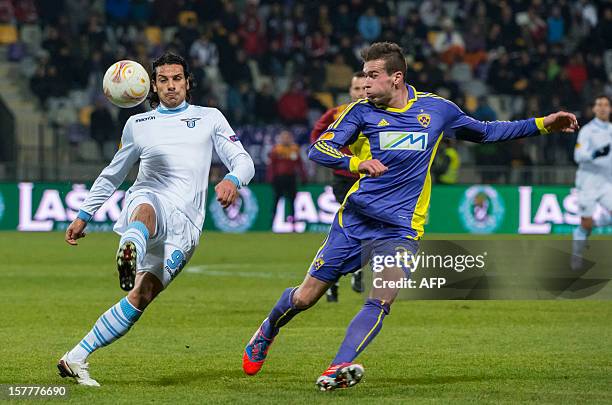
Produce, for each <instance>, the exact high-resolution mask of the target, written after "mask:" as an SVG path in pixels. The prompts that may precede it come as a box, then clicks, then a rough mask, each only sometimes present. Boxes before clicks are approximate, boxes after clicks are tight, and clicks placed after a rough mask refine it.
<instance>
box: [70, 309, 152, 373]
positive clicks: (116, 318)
mask: <svg viewBox="0 0 612 405" xmlns="http://www.w3.org/2000/svg"><path fill="white" fill-rule="evenodd" d="M141 314H142V311H141V310H139V309H138V308H136V307H135V306H133V305H132V304H131V303H130V302H129V301H128V299H127V297H124V298H123V299H122V300H121V301H119V302H118V303H116V304H115V305H113V306H112V307H111V308H110V309H109V310H108V311H106V312H105V313H103V314H102V316H100V318H98V320H97V321H96V323H95V324H94V327H93V328H92V329H91V330H90V331H89V333H88V334H87V335H85V337H84V338H83V339H82V340H81V341H80V342H79V343H78V344H77V345H76V346H74V348H73V349H72V350H70V352H68V358H69V359H70V361H76V362H84V361H86V360H87V357H88V356H89V355H90V354H91V353H93V352H94V351H96V350H97V349H99V348H101V347H104V346H107V345H109V344H111V343H112V342H114V341H115V340H117V339H119V338H120V337H122V336H123V335H125V334H126V333H127V331H128V330H130V328H131V327H132V325H134V323H136V321H137V320H138V318H140V315H141Z"/></svg>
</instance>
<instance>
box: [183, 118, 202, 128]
mask: <svg viewBox="0 0 612 405" xmlns="http://www.w3.org/2000/svg"><path fill="white" fill-rule="evenodd" d="M198 120H200V118H183V119H181V121H185V122H186V123H187V128H195V126H196V121H198Z"/></svg>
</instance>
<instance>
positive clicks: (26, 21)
mask: <svg viewBox="0 0 612 405" xmlns="http://www.w3.org/2000/svg"><path fill="white" fill-rule="evenodd" d="M375 41H393V42H397V43H399V44H400V45H401V46H402V47H403V48H404V50H405V51H406V54H407V55H408V66H409V69H408V72H407V75H406V78H407V81H408V82H409V83H410V84H412V85H414V86H415V87H416V88H417V89H418V90H421V91H430V92H434V93H437V94H439V95H441V96H443V97H446V98H449V99H451V100H452V101H454V102H455V103H457V104H458V105H459V106H460V107H461V108H463V109H464V110H465V111H466V112H467V113H469V114H470V115H472V116H473V117H475V118H477V119H480V120H496V119H519V118H525V117H532V116H541V115H544V114H546V113H548V112H552V111H556V110H559V109H563V110H568V111H573V112H576V113H577V115H578V116H579V117H580V121H581V124H584V123H585V122H587V121H588V120H590V119H591V118H592V113H591V110H590V103H591V101H592V99H593V97H594V96H595V95H598V94H607V95H608V96H612V4H611V3H610V2H606V1H599V2H598V1H591V0H576V1H569V0H524V1H521V0H517V1H498V0H464V1H440V0H423V1H419V0H370V1H365V0H343V1H300V0H285V1H275V0H260V1H237V0H236V1H235V0H174V1H168V0H52V1H51V0H0V43H2V44H4V46H3V49H5V52H4V53H3V54H4V55H5V56H4V58H3V59H4V61H3V63H9V64H10V66H14V67H18V68H16V69H14V70H12V71H11V72H13V71H14V72H16V75H17V76H16V77H14V78H15V79H16V80H17V81H18V82H19V85H20V86H21V88H22V89H23V91H24V92H25V94H27V95H28V97H26V98H28V99H29V100H30V101H31V102H33V103H35V109H36V110H37V111H40V112H41V113H42V114H43V116H44V117H46V119H47V122H48V123H49V125H50V126H51V127H52V128H53V130H54V131H55V133H57V134H59V135H58V137H59V139H60V140H61V141H60V143H62V142H64V141H65V144H66V145H68V147H69V148H70V151H71V152H70V153H69V156H70V158H69V159H71V160H74V161H81V162H92V163H96V162H97V163H101V162H103V161H106V160H108V159H109V158H110V157H111V156H112V154H113V153H114V151H115V150H116V145H117V143H118V140H119V138H120V130H121V128H122V126H123V124H124V123H125V121H126V120H127V118H128V117H129V116H130V115H131V114H133V113H136V112H141V111H144V109H145V108H148V106H146V105H141V106H139V107H137V108H135V109H131V110H120V109H117V108H115V107H112V106H110V105H109V104H108V102H107V101H106V100H105V99H104V97H103V96H102V94H101V89H102V83H101V81H102V77H103V75H104V72H105V71H106V69H107V68H108V66H110V65H111V64H112V63H113V62H115V61H116V60H120V59H133V60H136V61H138V62H140V63H141V64H142V65H143V66H145V67H147V68H149V67H150V65H151V61H152V60H153V59H154V58H156V57H157V56H159V55H160V54H161V53H162V52H164V51H165V50H173V51H175V52H177V53H179V54H181V55H184V56H186V57H188V59H189V62H190V66H191V70H192V73H193V77H194V82H195V84H196V86H195V89H194V91H193V99H192V103H195V104H200V105H207V106H214V107H218V108H219V109H221V110H222V111H223V112H224V113H225V114H226V116H227V117H228V119H229V121H230V123H231V124H232V126H233V127H234V128H235V129H236V130H237V132H238V133H239V135H240V137H241V139H242V141H243V143H244V144H245V146H246V147H247V148H248V149H249V151H250V153H251V154H252V155H253V158H254V160H255V163H256V165H257V166H258V176H259V177H258V180H260V181H264V180H265V172H266V170H265V169H266V165H267V164H268V162H269V157H268V156H269V151H270V150H271V149H272V147H273V145H274V143H275V142H276V138H277V135H278V134H279V133H280V132H281V131H283V130H289V131H290V133H291V134H292V136H293V139H294V140H295V142H296V143H297V144H298V146H300V151H301V153H302V155H303V154H304V152H305V149H306V147H307V145H308V143H309V132H310V129H311V128H312V126H313V124H314V122H315V121H316V120H317V119H318V118H319V117H320V115H321V114H322V113H323V112H325V110H326V109H328V108H330V107H332V106H335V105H338V104H341V103H345V102H347V101H349V97H348V87H349V84H350V80H351V76H352V73H353V72H354V71H356V70H360V69H361V62H360V58H359V52H360V50H361V49H362V48H363V47H365V46H367V45H368V44H370V43H372V42H375ZM574 142H575V136H556V137H541V138H538V139H537V140H529V141H527V142H525V141H515V142H511V143H504V144H496V145H478V146H476V145H469V144H457V145H453V144H450V143H449V144H448V145H446V147H448V148H451V149H452V151H454V152H453V155H456V156H457V160H460V161H461V162H462V166H463V168H464V171H463V172H462V173H465V176H467V177H465V176H464V178H465V179H467V178H469V176H470V170H471V172H472V173H478V175H479V176H482V178H481V179H480V180H484V181H487V182H521V181H538V179H534V178H533V177H534V174H533V173H534V170H536V169H537V168H546V167H551V166H553V167H554V166H562V165H565V166H568V167H571V166H572V165H573V162H572V153H573V146H574ZM56 146H57V145H56ZM441 156H442V158H444V156H445V153H442V154H441ZM303 157H304V156H303ZM303 160H304V161H305V162H304V163H305V165H306V171H307V173H308V176H305V177H308V178H310V179H311V180H313V181H316V179H317V178H318V177H317V174H316V170H315V168H314V167H313V166H312V165H310V164H309V162H306V161H307V159H303ZM488 168H490V169H491V170H488ZM513 170H514V171H513ZM517 170H518V171H517ZM546 178H548V177H547V176H545V177H544V180H543V181H548V182H555V181H559V179H556V180H555V179H552V180H551V179H550V178H548V180H546ZM564 179H565V177H564V178H563V179H561V181H565V180H564ZM461 180H462V176H459V181H461ZM470 180H472V179H470Z"/></svg>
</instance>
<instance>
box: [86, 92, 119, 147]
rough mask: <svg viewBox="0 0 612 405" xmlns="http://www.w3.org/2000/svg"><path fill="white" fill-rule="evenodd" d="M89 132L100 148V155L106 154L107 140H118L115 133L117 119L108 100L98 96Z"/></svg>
mask: <svg viewBox="0 0 612 405" xmlns="http://www.w3.org/2000/svg"><path fill="white" fill-rule="evenodd" d="M89 120H90V127H89V134H90V135H91V138H92V139H93V140H94V141H96V143H97V144H98V147H99V148H100V156H104V144H105V143H106V142H107V141H113V140H118V139H119V136H118V135H117V134H116V133H115V120H114V119H113V116H112V115H111V113H110V111H109V110H108V107H107V106H106V100H105V99H104V98H103V97H98V99H97V100H96V105H95V108H94V110H93V111H92V112H91V116H90V118H89Z"/></svg>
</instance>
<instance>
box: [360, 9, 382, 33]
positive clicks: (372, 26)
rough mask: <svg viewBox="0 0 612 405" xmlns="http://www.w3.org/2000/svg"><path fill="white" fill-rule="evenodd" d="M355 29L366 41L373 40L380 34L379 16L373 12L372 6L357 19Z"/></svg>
mask: <svg viewBox="0 0 612 405" xmlns="http://www.w3.org/2000/svg"><path fill="white" fill-rule="evenodd" d="M357 29H358V30H359V33H360V34H361V36H362V37H363V38H364V39H365V40H366V41H374V40H376V38H378V37H379V36H380V32H381V29H382V28H381V24H380V18H379V17H378V16H377V15H376V14H375V12H374V7H369V8H368V9H367V10H366V12H365V14H362V15H361V17H359V20H357Z"/></svg>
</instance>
